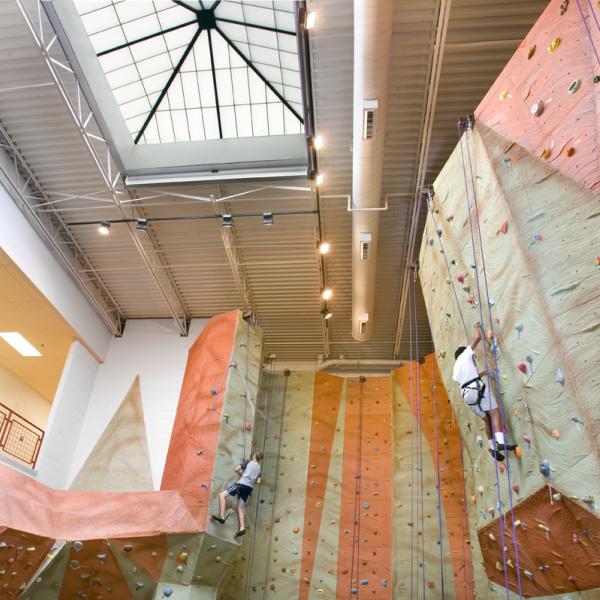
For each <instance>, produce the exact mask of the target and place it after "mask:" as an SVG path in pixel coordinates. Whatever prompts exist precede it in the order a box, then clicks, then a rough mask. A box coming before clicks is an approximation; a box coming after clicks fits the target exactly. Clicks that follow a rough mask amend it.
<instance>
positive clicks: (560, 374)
mask: <svg viewBox="0 0 600 600" xmlns="http://www.w3.org/2000/svg"><path fill="white" fill-rule="evenodd" d="M556 383H560V385H564V384H565V376H564V374H563V372H562V371H561V370H560V367H559V368H558V369H556Z"/></svg>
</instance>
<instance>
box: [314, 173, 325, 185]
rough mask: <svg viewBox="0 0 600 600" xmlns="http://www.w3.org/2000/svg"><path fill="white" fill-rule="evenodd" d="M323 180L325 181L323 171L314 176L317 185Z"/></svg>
mask: <svg viewBox="0 0 600 600" xmlns="http://www.w3.org/2000/svg"><path fill="white" fill-rule="evenodd" d="M323 181H325V175H324V174H323V173H319V174H318V175H317V176H316V177H315V183H316V184H317V186H319V185H321V184H322V183H323Z"/></svg>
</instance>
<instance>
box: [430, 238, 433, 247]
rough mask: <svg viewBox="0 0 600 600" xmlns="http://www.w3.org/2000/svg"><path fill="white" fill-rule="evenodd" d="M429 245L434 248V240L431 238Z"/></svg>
mask: <svg viewBox="0 0 600 600" xmlns="http://www.w3.org/2000/svg"><path fill="white" fill-rule="evenodd" d="M429 245H430V246H433V238H429Z"/></svg>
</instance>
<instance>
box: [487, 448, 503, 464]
mask: <svg viewBox="0 0 600 600" xmlns="http://www.w3.org/2000/svg"><path fill="white" fill-rule="evenodd" d="M489 453H490V454H491V455H492V456H493V457H494V458H495V459H496V460H497V461H498V462H502V461H503V460H504V454H502V453H501V452H498V450H492V449H491V448H490V449H489Z"/></svg>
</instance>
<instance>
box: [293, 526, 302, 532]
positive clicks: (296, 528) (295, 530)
mask: <svg viewBox="0 0 600 600" xmlns="http://www.w3.org/2000/svg"><path fill="white" fill-rule="evenodd" d="M292 532H293V533H300V527H294V529H292Z"/></svg>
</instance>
